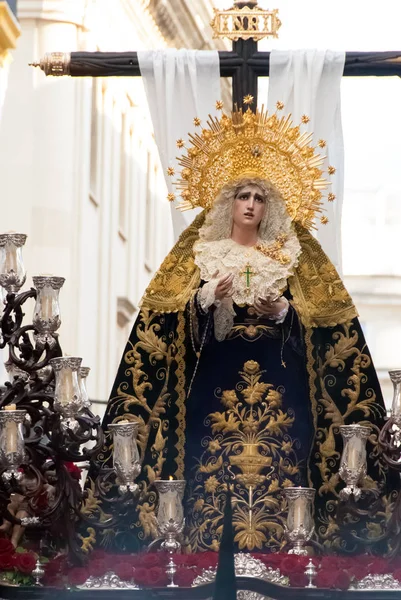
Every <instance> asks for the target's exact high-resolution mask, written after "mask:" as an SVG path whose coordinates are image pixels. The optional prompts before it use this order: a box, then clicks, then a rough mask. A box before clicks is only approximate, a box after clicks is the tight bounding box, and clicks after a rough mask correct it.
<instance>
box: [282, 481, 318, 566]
mask: <svg viewBox="0 0 401 600" xmlns="http://www.w3.org/2000/svg"><path fill="white" fill-rule="evenodd" d="M284 495H285V497H286V499H287V502H288V515H287V527H286V535H287V539H288V540H289V541H290V542H291V543H292V544H293V547H292V548H291V549H290V551H289V554H298V555H301V556H307V554H308V552H307V550H306V549H305V548H304V546H305V545H306V543H307V542H308V541H309V540H310V539H311V537H312V535H313V533H314V531H315V526H314V522H313V516H312V502H313V500H314V498H315V490H314V489H313V488H305V487H287V488H285V489H284Z"/></svg>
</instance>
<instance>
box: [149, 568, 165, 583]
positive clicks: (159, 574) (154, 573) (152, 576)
mask: <svg viewBox="0 0 401 600" xmlns="http://www.w3.org/2000/svg"><path fill="white" fill-rule="evenodd" d="M167 583H168V578H167V575H166V571H165V570H164V569H162V568H161V567H152V568H151V569H149V571H148V585H149V586H150V587H163V586H165V585H167Z"/></svg>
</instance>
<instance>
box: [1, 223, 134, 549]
mask: <svg viewBox="0 0 401 600" xmlns="http://www.w3.org/2000/svg"><path fill="white" fill-rule="evenodd" d="M25 240H26V236H25V235H22V234H15V233H9V234H3V235H0V253H1V254H0V285H1V286H2V288H4V290H5V292H6V296H5V298H4V304H3V307H2V308H3V310H2V315H1V313H0V315H1V321H0V348H1V349H4V348H8V360H7V362H6V363H5V366H6V369H7V372H8V375H9V380H10V381H9V382H7V383H6V384H5V387H4V388H3V389H2V391H1V393H0V409H1V410H0V510H1V515H2V517H3V523H2V525H1V526H0V529H2V530H3V532H6V533H8V534H9V535H10V537H11V540H12V542H13V544H14V545H15V546H16V545H18V543H19V540H20V538H21V537H22V535H23V534H24V533H25V534H26V535H27V536H30V535H31V536H34V537H36V538H40V539H41V540H42V541H43V540H45V539H47V540H51V544H52V546H53V547H54V549H56V550H59V549H68V550H69V551H70V552H71V553H72V555H73V556H74V557H75V558H78V559H82V557H83V554H82V550H81V545H82V544H81V542H82V538H81V537H80V536H79V533H78V522H79V521H80V520H87V519H88V517H87V515H86V514H85V513H83V512H82V509H83V506H84V504H85V500H86V494H87V492H85V491H84V490H83V489H82V487H81V484H80V473H81V471H80V469H79V468H77V465H81V466H82V464H83V463H86V461H88V460H89V459H90V458H92V457H94V456H96V455H97V453H98V451H99V449H100V448H101V447H102V444H103V432H102V429H101V425H100V419H99V417H98V416H95V415H94V414H93V413H92V411H91V410H90V402H89V399H88V395H87V392H86V387H85V378H86V376H87V375H88V369H87V368H85V367H81V360H82V359H81V358H78V357H63V356H62V351H61V347H60V344H59V338H58V334H57V330H58V329H59V327H60V325H61V320H60V311H59V303H58V295H59V292H60V289H61V287H62V285H63V283H64V279H63V278H61V277H53V276H39V277H33V283H34V287H33V288H31V289H30V290H28V291H24V292H20V291H19V290H20V289H21V287H22V286H23V284H24V282H25V279H26V275H25V270H24V266H23V262H22V256H21V252H22V246H23V245H24V243H25ZM31 298H33V299H35V307H34V310H33V319H32V324H31V325H23V318H24V312H23V308H24V304H25V303H26V301H27V300H29V299H31ZM0 310H1V309H0ZM117 429H118V431H117V430H116V431H114V432H113V436H114V439H115V445H116V446H117V447H119V448H120V452H119V456H118V457H115V463H116V461H117V463H118V464H117V465H116V464H115V465H114V468H111V467H110V468H104V469H102V470H101V473H100V476H98V477H97V479H96V486H97V488H96V492H95V493H96V494H97V495H98V496H99V497H100V498H101V499H102V501H103V502H104V501H106V502H107V501H109V505H110V506H111V507H112V509H111V511H110V514H112V515H114V514H115V515H116V516H112V517H111V520H109V521H108V522H107V524H105V523H100V522H96V520H95V519H94V518H93V517H92V518H91V519H90V525H91V527H95V528H96V527H105V526H108V527H111V526H112V525H113V523H115V522H116V521H117V520H118V519H119V518H120V517H121V515H123V514H124V510H125V509H124V507H127V506H128V505H129V504H130V501H132V493H133V492H135V489H136V488H135V485H134V479H135V477H136V476H137V475H138V472H139V470H140V466H139V456H136V455H135V456H134V454H135V448H136V432H137V428H136V424H135V423H130V424H122V425H121V426H120V427H119V428H118V427H117ZM116 437H117V440H116ZM120 437H122V440H123V441H122V442H121V440H120ZM127 461H128V462H127ZM132 462H134V463H136V466H135V468H131V469H128V470H127V468H126V467H127V464H128V463H130V464H131V463H132ZM126 463H127V464H126ZM117 485H118V486H119V492H120V494H118V493H115V494H110V489H111V488H113V487H114V486H117Z"/></svg>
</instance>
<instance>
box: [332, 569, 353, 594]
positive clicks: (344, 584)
mask: <svg viewBox="0 0 401 600" xmlns="http://www.w3.org/2000/svg"><path fill="white" fill-rule="evenodd" d="M350 583H351V578H350V576H349V575H348V573H347V572H346V571H337V576H336V580H335V583H334V585H335V587H336V588H337V589H339V590H347V589H348V588H349V584H350Z"/></svg>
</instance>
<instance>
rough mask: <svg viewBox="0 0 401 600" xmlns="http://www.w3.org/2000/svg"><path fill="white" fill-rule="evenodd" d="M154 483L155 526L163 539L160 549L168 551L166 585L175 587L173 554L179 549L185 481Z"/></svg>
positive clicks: (182, 524)
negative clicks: (156, 509)
mask: <svg viewBox="0 0 401 600" xmlns="http://www.w3.org/2000/svg"><path fill="white" fill-rule="evenodd" d="M154 485H155V487H156V489H157V491H158V494H159V508H158V511H157V526H158V529H159V532H160V535H161V537H162V538H163V541H162V543H161V546H160V547H161V549H162V550H164V551H165V552H168V553H169V555H170V556H169V561H168V563H167V567H166V573H167V576H168V577H169V579H170V583H169V584H168V587H177V585H176V584H175V583H174V575H175V573H176V571H177V567H176V564H175V562H174V558H173V554H174V552H178V551H179V550H180V549H181V542H180V539H179V538H180V537H181V534H182V532H183V530H184V524H185V519H184V509H183V506H182V500H183V497H184V491H185V485H186V481H184V480H182V479H169V480H157V481H155V482H154Z"/></svg>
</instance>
